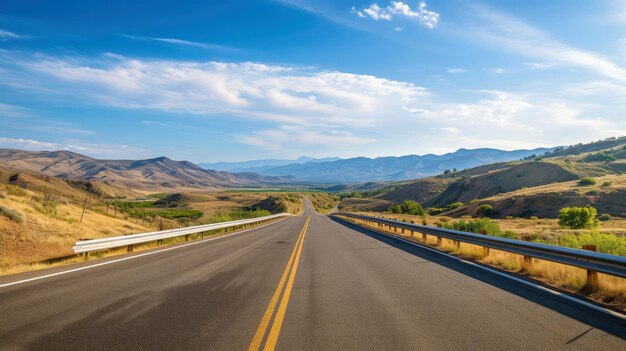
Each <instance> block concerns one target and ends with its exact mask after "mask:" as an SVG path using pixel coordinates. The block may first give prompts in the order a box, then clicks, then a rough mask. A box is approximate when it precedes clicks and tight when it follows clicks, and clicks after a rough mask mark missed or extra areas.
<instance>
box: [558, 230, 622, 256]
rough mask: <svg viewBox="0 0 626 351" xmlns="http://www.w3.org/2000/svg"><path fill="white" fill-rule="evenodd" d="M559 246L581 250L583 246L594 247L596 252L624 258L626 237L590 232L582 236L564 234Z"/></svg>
mask: <svg viewBox="0 0 626 351" xmlns="http://www.w3.org/2000/svg"><path fill="white" fill-rule="evenodd" d="M559 244H560V245H561V246H565V247H571V248H574V249H581V248H582V247H583V245H596V247H597V249H598V252H602V253H606V254H610V255H619V256H626V237H623V236H617V235H615V234H609V233H600V232H597V231H592V232H589V233H582V234H565V235H563V236H562V237H561V239H560V242H559Z"/></svg>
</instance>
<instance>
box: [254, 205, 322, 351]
mask: <svg viewBox="0 0 626 351" xmlns="http://www.w3.org/2000/svg"><path fill="white" fill-rule="evenodd" d="M310 220H311V217H309V218H308V219H307V221H306V223H305V224H304V229H303V232H304V236H302V241H300V247H298V253H297V254H296V260H295V262H294V264H293V269H292V270H291V274H290V275H289V281H288V282H287V287H286V288H285V294H284V295H283V299H282V300H281V301H280V305H279V306H278V311H277V312H276V317H274V324H272V329H270V333H269V335H268V336H267V340H266V341H265V347H264V348H263V351H274V348H275V347H276V343H277V342H278V335H279V334H280V328H281V327H282V325H283V319H284V318H285V312H286V311H287V305H288V304H289V297H290V296H291V289H292V288H293V281H294V279H295V278H296V272H297V271H298V264H299V263H300V253H301V252H302V247H303V246H304V238H305V237H306V230H307V228H308V227H309V221H310Z"/></svg>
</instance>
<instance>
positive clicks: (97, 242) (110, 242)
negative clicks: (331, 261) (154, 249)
mask: <svg viewBox="0 0 626 351" xmlns="http://www.w3.org/2000/svg"><path fill="white" fill-rule="evenodd" d="M288 216H292V214H290V213H279V214H275V215H271V216H265V217H258V218H251V219H241V220H237V221H230V222H221V223H213V224H204V225H198V226H194V227H185V228H177V229H169V230H162V231H157V232H149V233H141V234H132V235H123V236H114V237H108V238H102V239H92V240H82V241H77V242H76V244H74V246H72V250H74V253H88V252H91V251H98V250H106V249H113V248H118V247H124V246H127V247H128V251H132V247H133V245H137V244H143V243H148V242H152V241H158V240H163V239H169V238H174V237H178V236H185V235H190V234H197V233H203V232H207V231H210V230H218V229H225V228H230V227H240V226H247V225H249V224H256V223H263V222H268V221H271V220H273V219H276V218H280V217H288Z"/></svg>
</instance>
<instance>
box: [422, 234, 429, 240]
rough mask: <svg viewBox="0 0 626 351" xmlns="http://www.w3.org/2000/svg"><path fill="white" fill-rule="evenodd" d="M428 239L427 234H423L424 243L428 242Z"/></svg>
mask: <svg viewBox="0 0 626 351" xmlns="http://www.w3.org/2000/svg"><path fill="white" fill-rule="evenodd" d="M427 239H428V237H427V236H426V233H422V241H424V242H426V240H427Z"/></svg>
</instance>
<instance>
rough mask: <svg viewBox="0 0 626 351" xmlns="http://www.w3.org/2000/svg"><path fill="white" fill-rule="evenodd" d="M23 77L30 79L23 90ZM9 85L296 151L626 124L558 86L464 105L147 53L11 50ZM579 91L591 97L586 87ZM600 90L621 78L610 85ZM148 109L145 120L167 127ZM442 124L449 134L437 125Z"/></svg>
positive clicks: (342, 80)
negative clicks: (230, 127)
mask: <svg viewBox="0 0 626 351" xmlns="http://www.w3.org/2000/svg"><path fill="white" fill-rule="evenodd" d="M14 75H17V76H19V77H21V78H24V77H27V78H28V79H29V80H27V81H21V82H20V84H19V85H17V86H13V85H11V84H13V82H15V79H14ZM0 85H4V86H9V87H10V88H11V89H15V91H23V92H24V93H25V94H32V96H34V97H35V98H38V97H40V96H39V95H37V94H38V92H39V90H37V89H40V88H42V87H43V88H44V89H46V90H44V93H40V94H41V96H45V98H46V99H50V98H54V99H56V100H57V101H68V102H70V103H71V104H74V105H77V106H78V105H82V104H87V105H89V106H90V107H93V106H94V105H95V106H98V105H100V106H106V107H117V108H123V109H137V110H148V111H150V110H154V111H160V112H170V113H174V114H188V115H191V116H187V117H185V118H190V119H194V120H196V121H204V119H206V121H207V122H208V121H210V120H211V119H213V118H216V119H220V120H224V119H225V118H229V119H233V122H232V123H239V124H240V125H244V126H245V127H242V130H241V131H240V132H232V133H233V134H234V138H233V140H235V141H236V142H240V143H245V144H247V145H254V146H257V147H260V148H267V149H271V150H280V149H282V150H288V151H289V152H292V153H296V152H297V153H302V152H307V150H308V151H310V150H311V149H316V150H326V151H324V152H328V151H327V150H333V152H335V153H337V154H342V156H346V154H347V153H349V152H352V153H366V152H367V153H369V156H375V155H382V154H398V150H399V149H402V150H404V153H411V152H422V151H423V150H428V151H431V150H435V147H434V146H432V145H440V144H441V145H443V144H445V145H449V147H451V148H454V147H460V146H465V147H470V146H493V147H501V146H502V145H509V147H507V148H510V146H512V145H516V146H524V147H530V146H536V145H545V144H546V141H547V140H549V141H550V143H549V144H550V145H558V144H567V143H572V142H578V141H580V140H589V139H598V138H602V137H606V136H610V135H612V134H615V131H619V130H624V129H626V121H625V120H623V119H621V118H620V117H619V116H621V115H620V114H619V111H621V110H619V109H618V110H617V112H616V110H612V111H609V113H606V111H600V110H598V109H596V108H595V107H593V106H591V105H589V104H583V103H581V102H579V101H578V99H576V97H574V98H571V96H572V95H575V94H574V92H573V90H572V91H567V90H565V91H562V92H561V93H562V94H563V95H562V96H558V93H557V92H556V91H552V92H551V93H550V94H545V92H541V91H536V92H506V91H489V90H486V91H475V90H474V91H464V96H463V97H462V99H463V100H462V102H460V101H459V100H456V98H446V97H445V96H438V95H434V94H431V93H429V91H428V90H426V89H425V88H423V87H420V86H418V85H416V84H414V83H410V82H403V81H396V80H390V79H386V78H381V77H376V76H371V75H364V74H355V73H346V72H337V71H319V70H316V69H314V68H301V67H297V66H284V65H270V64H264V63H256V62H247V63H246V62H244V63H233V62H194V61H171V60H136V59H131V58H126V57H122V56H117V55H106V56H104V57H100V58H96V59H94V58H91V59H86V58H80V57H73V58H72V57H50V56H44V55H41V54H37V55H31V54H24V53H21V54H19V55H18V54H11V52H8V51H6V50H5V51H2V50H0ZM574 88H575V87H572V88H571V89H574ZM578 88H579V95H580V89H582V88H584V87H578ZM594 88H596V89H597V90H601V89H604V90H606V89H611V86H607V85H606V84H604V85H602V84H599V83H598V84H597V86H594ZM55 91H56V94H57V95H55ZM579 95H578V96H579ZM63 99H66V100H63ZM455 100H456V101H455ZM622 100H623V99H622ZM0 110H1V105H0ZM624 112H626V108H624ZM140 116H141V117H140V119H139V122H140V123H141V122H142V121H144V122H143V123H144V124H146V125H153V126H155V125H159V124H157V123H154V120H151V118H150V117H145V116H144V115H140ZM168 118H169V119H168V120H167V121H163V122H159V123H165V124H167V125H169V126H174V125H175V124H176V122H177V121H176V120H175V119H173V118H174V117H173V116H172V115H170V116H169V117H168ZM159 121H161V119H159ZM247 121H251V122H253V123H249V124H248V123H247ZM57 127H66V128H76V127H73V126H57ZM456 129H458V130H459V131H462V133H455V131H456ZM430 130H435V131H439V133H433V132H426V133H425V131H430ZM494 136H495V137H494ZM390 141H392V142H390ZM480 141H482V144H481V143H479V142H480ZM506 141H508V142H509V143H508V144H506ZM67 144H68V145H77V146H85V144H84V143H73V144H72V143H67ZM363 145H367V146H368V147H366V148H363V147H361V146H363ZM335 150H336V151H335Z"/></svg>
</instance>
